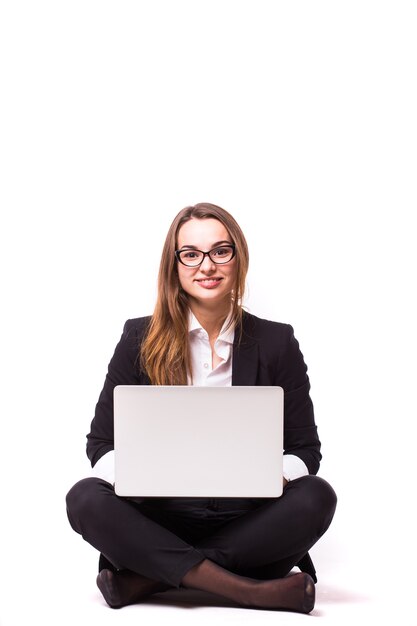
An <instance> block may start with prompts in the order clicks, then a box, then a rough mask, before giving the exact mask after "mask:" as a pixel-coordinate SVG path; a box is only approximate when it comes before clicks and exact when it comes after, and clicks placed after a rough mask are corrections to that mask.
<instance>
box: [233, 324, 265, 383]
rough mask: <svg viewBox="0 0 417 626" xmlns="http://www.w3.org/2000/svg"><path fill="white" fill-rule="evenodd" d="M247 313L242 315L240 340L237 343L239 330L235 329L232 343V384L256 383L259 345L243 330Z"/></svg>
mask: <svg viewBox="0 0 417 626" xmlns="http://www.w3.org/2000/svg"><path fill="white" fill-rule="evenodd" d="M248 317H250V316H249V314H248V313H245V314H244V317H243V333H242V340H241V342H240V343H239V341H238V339H239V334H240V333H239V331H238V330H236V333H235V341H234V343H233V361H232V385H234V386H235V385H242V386H249V385H256V381H257V377H258V363H259V345H258V342H257V341H256V339H254V338H252V337H251V336H250V335H249V334H247V333H246V332H245V328H246V327H247V326H248V323H247V322H248Z"/></svg>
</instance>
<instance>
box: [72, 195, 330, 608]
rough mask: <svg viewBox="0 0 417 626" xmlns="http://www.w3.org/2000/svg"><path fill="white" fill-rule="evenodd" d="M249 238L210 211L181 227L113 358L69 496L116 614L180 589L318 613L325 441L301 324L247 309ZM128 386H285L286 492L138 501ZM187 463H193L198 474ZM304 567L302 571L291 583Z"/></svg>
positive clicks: (326, 494) (326, 520) (181, 219)
mask: <svg viewBox="0 0 417 626" xmlns="http://www.w3.org/2000/svg"><path fill="white" fill-rule="evenodd" d="M248 261H249V255H248V249H247V244H246V241H245V238H244V235H243V233H242V231H241V229H240V228H239V226H238V224H237V223H236V221H235V220H234V219H233V217H232V216H231V215H230V214H229V213H227V212H226V211H225V210H224V209H222V208H220V207H218V206H215V205H212V204H197V205H196V206H193V207H186V208H185V209H183V210H182V211H181V212H180V213H179V214H178V215H177V216H176V218H175V219H174V221H173V223H172V225H171V227H170V229H169V231H168V235H167V238H166V241H165V245H164V249H163V252H162V259H161V264H160V270H159V280H158V297H157V303H156V307H155V311H154V313H153V315H152V316H151V317H145V318H139V319H132V320H128V321H127V322H126V324H125V327H124V330H123V334H122V337H121V339H120V342H119V343H118V345H117V347H116V350H115V353H114V356H113V358H112V359H111V361H110V364H109V368H108V373H107V377H106V380H105V383H104V388H103V390H102V392H101V395H100V397H99V400H98V403H97V407H96V413H95V417H94V419H93V421H92V423H91V431H90V433H89V434H88V435H87V454H88V456H89V458H90V460H91V463H92V466H93V468H94V469H93V476H92V477H90V478H86V479H84V480H81V481H80V482H78V483H77V484H76V485H74V487H73V488H72V489H71V490H70V492H69V493H68V495H67V511H68V517H69V520H70V523H71V525H72V527H73V529H74V530H75V531H76V532H78V533H80V534H81V535H82V536H83V538H84V539H85V540H86V541H88V542H89V543H91V545H93V546H94V547H95V548H96V549H97V550H99V551H100V553H101V557H100V565H99V575H98V577H97V584H98V587H99V589H100V591H101V592H102V594H103V596H104V598H105V600H106V602H107V603H108V604H109V605H110V606H111V607H114V608H116V607H121V606H124V605H127V604H132V603H135V602H140V601H141V600H143V599H145V598H147V597H149V596H150V595H151V594H153V593H157V592H159V591H163V590H166V589H168V588H172V587H187V588H193V589H200V590H204V591H209V592H212V593H216V594H219V595H221V596H224V597H226V598H228V599H230V600H232V601H234V602H237V603H238V604H239V605H241V606H247V607H258V608H263V609H285V610H292V611H299V612H303V613H308V612H310V611H311V610H312V609H313V607H314V599H315V587H314V583H315V582H316V578H315V571H314V567H313V565H312V563H311V560H310V558H309V556H308V550H309V549H310V548H311V546H313V545H314V544H315V543H316V541H317V540H318V539H319V538H320V537H321V536H322V535H323V533H324V532H325V531H326V530H327V528H328V526H329V524H330V522H331V520H332V518H333V514H334V510H335V507H336V496H335V493H334V491H333V489H332V488H331V486H330V485H329V484H328V483H327V482H326V481H324V480H323V479H322V478H319V477H317V476H315V474H316V473H317V470H318V468H319V463H320V459H321V454H320V441H319V439H318V436H317V429H316V426H315V422H314V415H313V406H312V402H311V399H310V396H309V388H310V385H309V380H308V376H307V368H306V366H305V364H304V360H303V356H302V354H301V352H300V350H299V346H298V342H297V340H296V339H295V338H294V334H293V329H292V327H291V326H289V325H287V324H280V323H276V322H270V321H266V320H263V319H259V318H257V317H255V316H254V315H250V314H249V313H247V312H245V311H244V310H243V309H242V306H241V303H242V298H243V294H244V289H245V278H246V273H247V269H248ZM118 384H124V385H126V384H132V385H147V384H152V385H214V386H230V385H267V386H269V385H279V386H281V387H283V389H284V398H285V419H284V491H283V494H282V496H281V497H279V498H272V499H253V498H230V499H228V498H221V499H217V500H213V499H203V498H157V499H156V498H152V499H146V498H144V499H142V500H131V499H127V498H122V497H119V496H116V495H115V493H114V488H113V483H114V479H113V471H114V470H113V447H114V442H113V389H114V387H115V385H118ZM192 471H193V468H192V467H190V472H192ZM296 565H298V567H299V568H300V569H301V572H300V573H297V574H294V573H292V574H291V575H288V574H289V572H290V571H291V570H292V568H293V567H294V566H296Z"/></svg>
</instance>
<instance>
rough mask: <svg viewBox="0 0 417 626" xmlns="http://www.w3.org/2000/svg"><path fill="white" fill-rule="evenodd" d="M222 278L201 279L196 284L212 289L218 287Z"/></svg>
mask: <svg viewBox="0 0 417 626" xmlns="http://www.w3.org/2000/svg"><path fill="white" fill-rule="evenodd" d="M222 280H223V279H222V278H200V279H198V280H196V282H197V283H198V284H199V285H200V286H201V287H205V288H206V289H211V288H212V287H217V285H219V284H220V283H221V281H222Z"/></svg>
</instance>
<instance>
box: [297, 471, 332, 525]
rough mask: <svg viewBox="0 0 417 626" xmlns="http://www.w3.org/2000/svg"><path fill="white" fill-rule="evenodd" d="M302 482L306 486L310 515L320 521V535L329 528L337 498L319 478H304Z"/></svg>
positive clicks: (326, 483)
mask: <svg viewBox="0 0 417 626" xmlns="http://www.w3.org/2000/svg"><path fill="white" fill-rule="evenodd" d="M303 480H305V481H306V483H307V485H308V500H309V501H310V503H311V514H312V516H313V517H316V518H319V519H320V525H321V526H322V533H324V532H325V531H326V530H327V528H328V527H329V526H330V523H331V521H332V519H333V516H334V513H335V510H336V505H337V496H336V493H335V491H334V489H333V487H332V486H331V485H330V484H329V483H328V482H327V481H326V480H324V479H323V478H321V477H320V476H311V475H310V476H306V477H305V478H304V479H303Z"/></svg>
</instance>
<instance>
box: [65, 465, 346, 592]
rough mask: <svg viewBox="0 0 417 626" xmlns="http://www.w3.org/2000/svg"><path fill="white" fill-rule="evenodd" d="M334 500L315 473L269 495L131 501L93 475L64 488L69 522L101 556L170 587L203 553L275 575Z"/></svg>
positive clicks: (323, 526)
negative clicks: (67, 489) (265, 496)
mask: <svg viewBox="0 0 417 626" xmlns="http://www.w3.org/2000/svg"><path fill="white" fill-rule="evenodd" d="M335 507H336V494H335V492H334V491H333V489H332V487H331V486H330V485H329V484H328V483H327V482H326V481H325V480H323V479H322V478H319V477H318V476H304V477H303V478H299V479H297V480H294V481H291V482H290V483H288V485H287V486H286V487H285V489H284V493H283V495H282V496H281V497H280V498H272V499H271V498H268V499H263V498H255V499H254V498H245V499H241V498H230V499H229V498H221V499H202V498H144V499H143V500H142V501H141V500H136V501H135V500H131V499H128V498H121V497H119V496H117V495H116V494H115V493H114V489H113V487H112V486H111V485H110V484H109V483H107V482H105V481H104V480H101V479H99V478H85V479H83V480H81V481H79V482H78V483H76V484H75V485H74V487H72V489H71V490H70V491H69V493H68V495H67V512H68V518H69V521H70V524H71V526H72V528H73V529H74V530H75V531H76V532H77V533H80V534H81V535H82V537H83V538H84V539H85V540H86V541H88V542H89V543H90V544H91V545H92V546H94V548H96V549H97V550H99V551H100V552H101V553H102V555H104V557H105V559H106V560H107V561H108V562H110V563H111V564H112V565H113V566H114V567H115V568H117V569H129V570H132V571H134V572H137V573H139V574H142V575H143V576H146V577H148V578H151V579H153V580H158V581H161V582H164V583H167V584H168V585H171V586H173V587H179V586H180V583H181V580H182V578H183V577H184V575H185V574H186V573H187V572H188V571H189V570H190V569H191V568H192V567H194V566H195V565H197V564H198V563H200V562H201V561H203V560H204V559H210V560H211V561H213V562H214V563H217V564H218V565H220V566H222V567H224V568H226V569H227V570H229V571H232V572H235V573H237V574H240V575H244V576H250V577H252V578H259V579H267V578H280V577H283V576H285V575H286V574H287V573H288V572H289V571H291V569H292V568H293V567H294V566H295V565H297V564H298V563H299V562H300V560H302V558H303V557H304V556H305V555H306V554H307V552H308V550H309V549H310V548H311V547H312V546H313V545H314V544H315V543H316V541H317V540H318V539H319V538H320V537H321V536H322V535H323V533H324V532H325V531H326V530H327V528H328V527H329V525H330V522H331V520H332V518H333V514H334V511H335ZM307 558H308V557H307Z"/></svg>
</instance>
